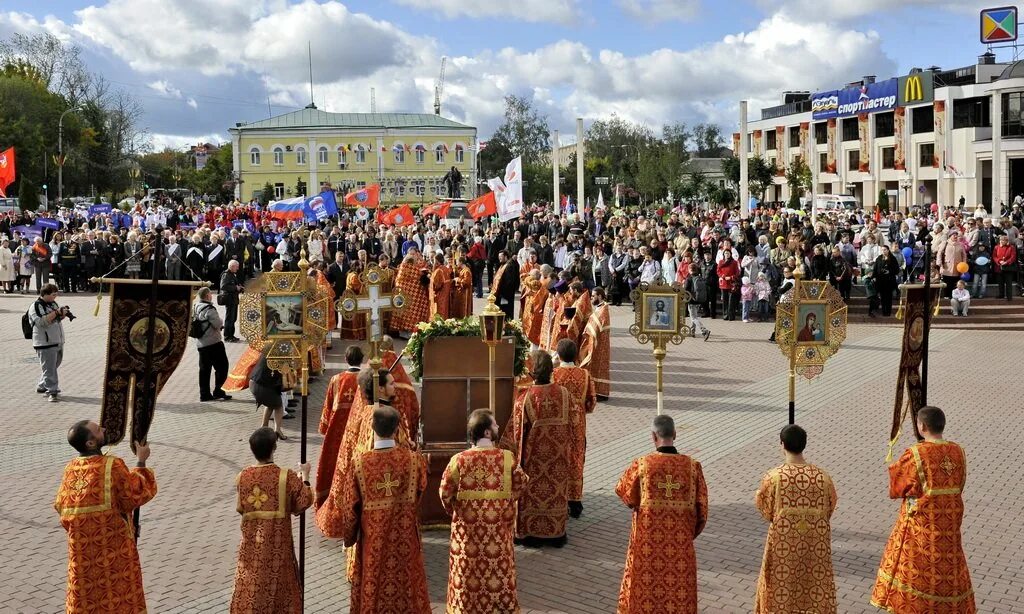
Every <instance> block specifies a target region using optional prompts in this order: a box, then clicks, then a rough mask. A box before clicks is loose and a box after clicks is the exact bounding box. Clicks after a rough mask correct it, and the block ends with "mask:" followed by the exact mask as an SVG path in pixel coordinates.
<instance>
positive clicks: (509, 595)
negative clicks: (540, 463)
mask: <svg viewBox="0 0 1024 614" xmlns="http://www.w3.org/2000/svg"><path fill="white" fill-rule="evenodd" d="M467 432H468V435H469V438H470V439H471V440H472V441H473V447H472V448H470V449H469V450H466V451H465V452H459V453H458V454H456V455H455V456H453V457H452V459H451V461H449V463H448V467H446V468H445V470H444V474H443V475H442V476H441V505H442V506H444V510H445V512H447V513H448V514H450V515H451V516H452V531H451V545H450V547H449V558H448V612H458V613H459V614H492V613H494V612H518V611H519V600H518V598H517V596H516V554H515V549H514V546H513V540H514V538H515V525H516V500H518V499H519V496H520V495H521V494H522V492H523V489H524V488H525V487H526V484H527V482H528V481H529V478H528V477H527V475H526V473H525V472H523V470H522V468H520V467H519V465H517V464H516V460H515V457H513V456H512V453H511V452H509V451H508V450H502V449H500V448H496V447H494V442H495V440H497V438H498V423H497V422H496V421H495V419H494V414H492V413H491V412H490V410H487V409H478V410H476V411H474V412H473V413H472V414H470V416H469V424H468V427H467Z"/></svg>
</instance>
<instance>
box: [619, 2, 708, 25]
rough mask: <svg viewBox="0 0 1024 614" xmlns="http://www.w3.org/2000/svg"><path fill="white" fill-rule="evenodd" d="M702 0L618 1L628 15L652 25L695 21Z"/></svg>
mask: <svg viewBox="0 0 1024 614" xmlns="http://www.w3.org/2000/svg"><path fill="white" fill-rule="evenodd" d="M700 3H701V0H618V4H619V6H621V7H622V10H624V11H626V13H627V14H629V15H631V16H632V17H635V18H637V19H640V20H642V21H647V22H651V23H656V22H663V21H676V20H678V21H686V20H689V19H693V18H694V17H696V15H697V11H698V9H699V8H700Z"/></svg>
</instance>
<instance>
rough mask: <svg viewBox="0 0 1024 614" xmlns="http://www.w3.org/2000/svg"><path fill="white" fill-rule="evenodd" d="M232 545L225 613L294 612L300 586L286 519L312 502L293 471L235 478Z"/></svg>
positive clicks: (251, 471) (264, 469)
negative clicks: (236, 528)
mask: <svg viewBox="0 0 1024 614" xmlns="http://www.w3.org/2000/svg"><path fill="white" fill-rule="evenodd" d="M236 482H237V486H238V513H239V514H241V515H242V542H241V544H239V546H238V566H237V567H236V569H235V590H234V593H233V595H232V597H231V614H300V613H301V612H302V586H301V585H300V584H299V574H298V567H297V566H298V563H297V562H296V560H295V548H294V546H293V545H292V516H293V515H298V514H301V513H302V512H303V510H305V509H306V508H307V507H309V505H310V503H312V502H313V493H312V492H311V491H310V488H309V486H306V485H305V484H303V483H302V478H300V477H299V476H298V474H296V473H295V472H293V471H289V470H287V469H282V468H281V467H278V466H277V465H275V464H273V463H271V464H267V465H256V466H254V467H247V468H245V469H243V470H242V472H241V473H239V474H238V478H237V480H236Z"/></svg>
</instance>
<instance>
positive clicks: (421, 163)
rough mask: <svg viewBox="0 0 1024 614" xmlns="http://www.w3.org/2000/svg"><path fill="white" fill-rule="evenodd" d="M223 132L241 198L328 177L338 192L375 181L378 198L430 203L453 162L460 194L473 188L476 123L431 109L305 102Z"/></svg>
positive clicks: (291, 193)
mask: <svg viewBox="0 0 1024 614" xmlns="http://www.w3.org/2000/svg"><path fill="white" fill-rule="evenodd" d="M229 132H230V133H231V140H232V145H233V147H234V150H233V155H234V170H235V173H236V177H238V178H239V179H240V180H241V181H240V182H239V183H238V184H236V187H235V196H236V197H237V198H239V199H241V200H249V199H250V198H259V196H260V195H261V194H262V193H263V188H264V186H265V185H266V184H267V183H269V184H270V185H272V186H274V195H273V198H274V199H275V200H277V199H281V198H292V197H295V196H303V195H302V194H297V193H296V187H297V186H298V184H299V182H300V181H302V182H303V183H305V185H306V186H319V185H320V184H321V183H323V182H330V183H331V185H333V186H334V188H335V189H336V190H338V191H339V192H341V193H342V194H344V193H346V192H349V191H351V190H356V189H360V188H363V187H366V186H367V185H372V184H374V183H379V184H380V185H381V200H382V201H384V202H411V203H417V202H421V201H423V202H430V201H431V200H433V199H434V198H435V197H438V196H447V195H448V194H447V189H446V188H445V187H444V185H443V184H442V179H443V177H444V176H445V174H446V173H447V172H448V171H449V170H450V169H451V168H452V167H453V166H454V167H456V168H458V169H459V172H460V173H461V174H462V195H463V196H464V197H470V198H472V196H471V195H472V194H473V193H474V192H475V190H474V189H473V186H475V185H476V177H477V163H476V152H477V140H476V128H474V127H472V126H466V125H463V124H460V123H457V122H454V121H452V120H450V119H445V118H443V117H440V116H438V115H430V114H425V113H328V112H326V111H321V110H319V109H317V108H315V107H307V108H305V109H302V110H299V111H294V112H291V113H286V114H284V115H278V116H277V117H271V118H269V119H265V120H261V121H257V122H252V123H248V124H245V123H238V124H235V127H234V128H231V129H230V130H229ZM313 189H315V188H313ZM309 190H310V188H308V187H307V192H308V191H309Z"/></svg>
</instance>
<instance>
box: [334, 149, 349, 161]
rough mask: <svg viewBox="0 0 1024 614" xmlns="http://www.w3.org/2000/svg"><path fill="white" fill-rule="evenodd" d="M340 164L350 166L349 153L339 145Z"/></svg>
mask: <svg viewBox="0 0 1024 614" xmlns="http://www.w3.org/2000/svg"><path fill="white" fill-rule="evenodd" d="M337 152H338V164H348V153H347V152H346V151H345V148H344V146H342V145H338V149H337Z"/></svg>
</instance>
